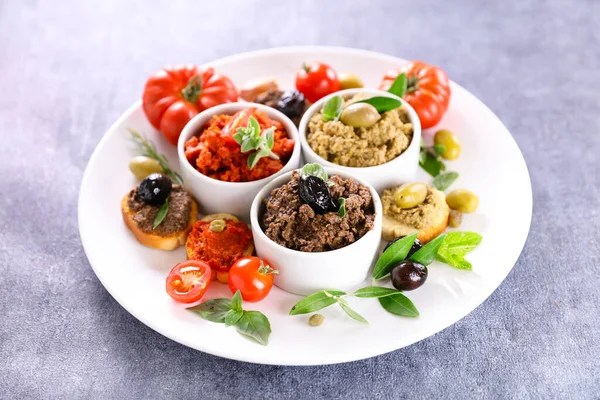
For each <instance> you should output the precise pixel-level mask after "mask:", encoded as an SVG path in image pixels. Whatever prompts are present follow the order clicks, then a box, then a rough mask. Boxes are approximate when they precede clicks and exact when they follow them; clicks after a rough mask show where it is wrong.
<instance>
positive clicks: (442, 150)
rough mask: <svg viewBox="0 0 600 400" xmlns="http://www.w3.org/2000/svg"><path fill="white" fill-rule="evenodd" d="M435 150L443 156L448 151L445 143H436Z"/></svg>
mask: <svg viewBox="0 0 600 400" xmlns="http://www.w3.org/2000/svg"><path fill="white" fill-rule="evenodd" d="M433 150H435V152H436V153H438V154H439V155H440V156H441V155H443V154H444V153H445V152H446V146H444V145H443V144H434V145H433Z"/></svg>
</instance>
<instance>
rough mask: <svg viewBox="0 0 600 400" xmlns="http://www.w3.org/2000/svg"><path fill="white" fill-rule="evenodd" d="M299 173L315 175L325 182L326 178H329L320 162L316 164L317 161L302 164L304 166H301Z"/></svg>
mask: <svg viewBox="0 0 600 400" xmlns="http://www.w3.org/2000/svg"><path fill="white" fill-rule="evenodd" d="M300 175H302V176H310V175H312V176H316V177H317V178H320V179H322V180H324V181H325V182H327V179H329V176H328V175H327V171H325V168H323V166H322V165H321V164H317V163H308V164H304V167H302V169H301V170H300ZM332 183H333V182H332Z"/></svg>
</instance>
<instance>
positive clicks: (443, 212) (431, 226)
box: [381, 189, 450, 244]
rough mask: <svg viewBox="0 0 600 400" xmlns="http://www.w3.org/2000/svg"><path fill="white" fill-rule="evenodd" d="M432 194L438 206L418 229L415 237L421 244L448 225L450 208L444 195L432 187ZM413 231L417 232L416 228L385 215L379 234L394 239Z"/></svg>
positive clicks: (434, 236)
mask: <svg viewBox="0 0 600 400" xmlns="http://www.w3.org/2000/svg"><path fill="white" fill-rule="evenodd" d="M433 194H434V196H436V198H437V200H438V201H437V204H438V206H437V207H436V208H435V210H434V212H433V214H431V215H430V216H429V219H430V223H428V224H427V226H425V227H423V228H422V229H420V230H418V232H419V234H418V235H417V239H419V240H420V241H421V243H423V244H425V243H427V242H430V241H432V240H433V239H435V238H436V237H438V236H439V235H440V234H442V232H444V231H445V230H446V228H447V227H448V216H449V215H450V208H449V207H448V205H447V204H446V196H445V195H444V193H443V192H440V191H439V190H436V189H433ZM414 232H417V229H416V228H414V227H412V226H409V225H406V224H403V223H402V222H400V221H398V220H396V219H395V218H391V217H389V216H386V215H384V216H383V229H382V232H381V236H382V237H383V239H384V240H394V239H396V238H397V237H400V236H406V235H410V234H411V233H414Z"/></svg>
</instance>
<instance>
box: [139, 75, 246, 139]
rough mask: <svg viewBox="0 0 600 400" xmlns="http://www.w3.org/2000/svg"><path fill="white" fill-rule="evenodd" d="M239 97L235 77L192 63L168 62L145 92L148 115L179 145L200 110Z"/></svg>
mask: <svg viewBox="0 0 600 400" xmlns="http://www.w3.org/2000/svg"><path fill="white" fill-rule="evenodd" d="M237 99H238V92H237V90H236V88H235V85H234V84H233V82H232V81H231V79H229V78H228V77H226V76H224V75H219V74H215V71H214V69H212V68H198V67H196V66H195V65H191V64H190V65H176V66H168V67H165V68H163V69H161V70H159V71H158V72H156V73H154V74H152V75H151V76H150V77H149V78H148V81H147V82H146V87H145V88H144V94H143V95H142V101H143V109H144V113H145V114H146V117H148V120H149V121H150V123H151V124H152V125H153V126H154V127H155V128H156V129H158V130H159V131H160V132H161V133H162V134H163V135H164V136H165V137H166V138H167V140H168V141H169V142H171V143H172V144H175V145H176V144H177V139H179V135H180V134H181V130H182V129H183V127H184V126H185V125H186V124H187V123H188V121H189V120H190V119H192V118H193V117H194V116H196V114H198V113H199V112H201V111H204V110H206V109H207V108H210V107H213V106H216V105H218V104H223V103H229V102H232V101H237Z"/></svg>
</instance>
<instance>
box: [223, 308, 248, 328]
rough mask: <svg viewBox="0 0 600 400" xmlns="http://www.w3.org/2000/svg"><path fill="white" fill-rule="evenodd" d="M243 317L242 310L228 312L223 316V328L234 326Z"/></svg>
mask: <svg viewBox="0 0 600 400" xmlns="http://www.w3.org/2000/svg"><path fill="white" fill-rule="evenodd" d="M243 315H244V311H242V310H229V312H228V313H227V314H225V326H232V325H235V324H236V323H237V322H238V321H239V320H240V318H242V316H243Z"/></svg>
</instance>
